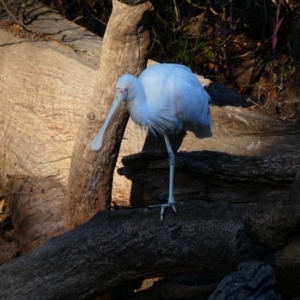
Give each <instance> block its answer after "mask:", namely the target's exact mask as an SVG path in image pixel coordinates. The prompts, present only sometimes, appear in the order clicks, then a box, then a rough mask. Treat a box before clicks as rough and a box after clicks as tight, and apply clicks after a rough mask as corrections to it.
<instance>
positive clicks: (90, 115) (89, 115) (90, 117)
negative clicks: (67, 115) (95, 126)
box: [88, 113, 96, 121]
mask: <svg viewBox="0 0 300 300" xmlns="http://www.w3.org/2000/svg"><path fill="white" fill-rule="evenodd" d="M95 117H96V116H95V115H94V114H93V113H88V118H89V120H90V121H92V120H94V119H95Z"/></svg>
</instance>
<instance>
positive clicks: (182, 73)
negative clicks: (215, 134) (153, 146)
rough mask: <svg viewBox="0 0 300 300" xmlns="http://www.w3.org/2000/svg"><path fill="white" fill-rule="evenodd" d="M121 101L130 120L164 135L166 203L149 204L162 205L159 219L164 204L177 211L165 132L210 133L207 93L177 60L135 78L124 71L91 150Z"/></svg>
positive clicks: (171, 156) (172, 161)
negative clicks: (166, 167)
mask: <svg viewBox="0 0 300 300" xmlns="http://www.w3.org/2000/svg"><path fill="white" fill-rule="evenodd" d="M123 101H125V102H126V104H127V109H128V111H129V113H130V116H131V118H132V119H133V121H134V122H135V123H136V124H137V125H139V126H140V127H142V128H143V129H147V130H148V131H150V132H151V133H153V134H154V135H157V134H161V135H163V137H164V140H165V143H166V146H167V150H168V155H169V165H170V178H169V199H168V203H165V204H158V205H152V206H150V207H157V206H159V207H161V212H160V220H161V222H162V221H163V218H164V211H165V209H166V208H167V207H172V208H173V210H174V212H176V208H175V199H174V196H173V182H174V166H175V156H174V152H173V150H172V147H171V144H170V141H169V138H168V134H171V133H176V132H179V131H180V130H189V131H192V132H193V133H194V134H195V136H196V137H198V138H206V137H210V136H212V131H211V116H210V110H209V102H210V97H209V95H208V94H207V93H206V91H205V90H204V88H203V86H202V84H201V83H200V82H199V80H198V79H197V77H196V76H195V75H194V74H193V73H192V71H191V70H190V69H189V68H187V67H185V66H183V65H180V64H160V65H154V66H151V67H148V68H147V69H145V70H144V71H143V72H142V73H141V74H140V75H139V76H138V77H137V78H136V77H134V76H133V75H130V74H124V75H122V76H121V77H120V78H119V79H118V80H117V83H116V94H115V98H114V100H113V103H112V105H111V108H110V110H109V112H108V114H107V117H106V119H105V121H104V123H103V125H102V127H101V129H100V130H99V132H98V134H97V135H96V137H95V138H94V140H93V141H92V142H91V144H90V149H91V150H94V151H97V150H99V149H100V148H101V147H102V143H103V136H104V133H105V130H106V128H107V126H108V124H109V121H110V119H111V117H112V116H113V114H114V112H115V111H116V110H117V109H118V107H119V106H120V104H121V103H122V102H123Z"/></svg>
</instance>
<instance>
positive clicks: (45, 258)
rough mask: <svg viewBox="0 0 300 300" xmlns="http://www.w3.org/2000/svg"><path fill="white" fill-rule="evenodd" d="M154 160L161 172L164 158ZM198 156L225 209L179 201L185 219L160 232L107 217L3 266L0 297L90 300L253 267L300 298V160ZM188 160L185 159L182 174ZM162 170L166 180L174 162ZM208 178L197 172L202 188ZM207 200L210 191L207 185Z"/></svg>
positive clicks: (143, 216)
mask: <svg viewBox="0 0 300 300" xmlns="http://www.w3.org/2000/svg"><path fill="white" fill-rule="evenodd" d="M144 155H145V154H144ZM147 155H148V158H147V156H146V155H145V156H146V158H147V159H148V160H153V162H152V164H154V165H155V162H154V161H156V160H157V158H156V157H154V156H151V155H150V154H147ZM194 155H195V154H194ZM210 155H211V159H209V156H210ZM216 155H217V156H216ZM146 158H145V157H144V159H143V160H145V159H146ZM180 158H181V159H180ZM197 158H198V160H200V159H202V161H203V162H204V161H208V163H207V166H205V164H204V166H203V168H201V169H202V170H204V171H203V172H207V173H206V174H208V175H210V176H212V177H214V178H215V180H214V181H213V182H214V183H215V184H216V185H217V186H219V187H218V188H219V191H220V192H221V190H222V193H223V197H222V199H221V200H220V201H215V199H210V201H204V200H191V199H190V201H188V202H184V203H182V201H178V206H177V208H178V213H177V214H175V213H174V212H173V211H172V210H168V211H167V212H166V216H165V221H164V223H163V224H162V225H161V224H160V221H159V210H158V209H147V208H140V209H129V210H115V211H103V212H99V213H98V214H97V215H96V216H95V217H93V218H92V219H91V220H90V221H89V222H87V223H85V224H83V225H81V226H78V227H76V228H75V229H74V230H72V231H70V232H68V233H66V234H64V235H61V236H60V237H57V238H53V239H50V240H49V241H47V242H46V243H44V244H43V245H42V246H40V247H39V248H38V249H36V250H35V251H33V252H31V253H28V254H25V255H24V256H22V257H20V258H18V259H15V260H13V261H11V262H9V263H7V264H5V265H3V266H1V267H0V282H1V290H0V298H1V299H22V297H23V296H24V295H26V297H28V298H36V299H53V298H60V299H62V298H63V299H74V298H75V297H81V299H87V298H88V297H90V296H96V295H99V294H101V293H103V292H104V291H106V290H108V289H109V288H113V287H115V286H117V285H118V284H120V283H121V282H124V281H125V282H126V281H129V280H132V279H141V278H150V277H154V276H167V275H173V274H186V273H204V274H205V273H208V274H219V275H223V276H225V275H226V274H229V273H231V272H232V271H234V270H235V269H236V267H237V266H238V265H239V264H240V263H242V262H244V261H249V260H253V259H255V260H261V261H264V262H265V263H268V264H270V265H272V266H273V268H274V272H275V273H274V274H275V278H276V280H277V285H278V289H279V292H280V293H281V294H282V295H283V296H284V297H286V298H287V299H289V297H292V296H295V295H299V294H300V277H299V269H298V266H299V263H300V261H299V256H298V249H299V242H298V240H299V219H300V202H299V200H298V199H299V190H298V186H299V183H300V176H299V175H298V173H297V169H298V168H299V166H300V154H299V153H298V152H296V153H293V154H286V155H282V156H267V157H260V158H259V157H253V158H251V157H243V156H240V157H232V156H229V155H225V154H223V155H222V154H216V153H207V152H204V153H200V154H198V156H197ZM216 158H218V159H216ZM183 159H187V158H186V157H185V155H182V154H180V153H179V154H178V155H177V163H178V164H179V165H178V167H179V168H180V162H181V161H182V160H183ZM230 160H231V161H230ZM132 161H133V160H132ZM233 162H234V163H233ZM139 163H140V162H139ZM159 164H160V163H159ZM209 164H210V168H208V165H209ZM150 165H151V164H150ZM237 165H239V168H237V167H236V166H237ZM230 166H231V168H230ZM160 168H161V171H160V173H161V175H160V177H164V175H163V173H164V169H165V170H166V169H167V164H166V165H165V167H164V168H163V166H162V164H160ZM187 169H188V167H187V166H185V172H187ZM201 169H200V170H199V171H201ZM208 169H211V170H212V171H210V172H209V171H208ZM239 170H240V171H239ZM189 172H192V171H191V170H190V171H189ZM176 173H177V174H178V173H179V171H177V172H176ZM204 174H205V173H203V175H204ZM221 174H222V176H221ZM208 175H206V176H201V174H199V172H197V173H196V172H195V170H194V173H193V177H194V180H197V181H198V182H199V183H200V182H201V181H202V180H203V178H204V177H207V176H208ZM234 175H235V176H234ZM147 176H149V174H147ZM147 176H146V174H144V177H147ZM218 177H220V178H218ZM221 177H222V178H221ZM204 179H205V178H204ZM233 181H235V182H236V184H237V186H238V187H244V191H245V193H241V197H240V199H238V198H233V197H232V192H231V190H230V189H228V185H227V182H229V183H230V182H231V183H232V186H233ZM222 184H224V186H223V188H222ZM272 184H273V185H272ZM175 186H176V183H175ZM258 186H259V187H260V190H261V191H262V190H263V189H265V193H264V194H263V196H262V197H257V198H255V197H253V198H252V199H251V200H250V199H249V198H247V197H246V198H245V199H243V198H244V197H243V196H246V195H245V194H247V193H248V190H247V189H246V187H248V188H249V189H250V188H251V187H252V189H258ZM263 187H264V188H263ZM206 192H207V193H212V189H211V188H210V187H209V186H208V187H207V188H206ZM226 196H227V197H226ZM205 200H206V199H205ZM213 200H214V201H213ZM238 200H239V201H238ZM25 266H26V267H25ZM16 270H22V272H20V271H17V272H16ZM28 278H30V281H28Z"/></svg>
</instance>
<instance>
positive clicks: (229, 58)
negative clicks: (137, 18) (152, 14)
mask: <svg viewBox="0 0 300 300" xmlns="http://www.w3.org/2000/svg"><path fill="white" fill-rule="evenodd" d="M47 4H48V5H49V6H50V7H52V8H53V9H57V10H59V11H60V12H61V13H62V14H63V15H64V16H65V17H66V18H68V19H69V20H72V21H74V22H76V23H77V24H79V25H81V26H83V27H85V28H86V29H87V30H89V31H92V32H94V33H96V34H98V35H99V36H101V37H103V35H104V33H105V28H106V24H107V22H108V20H109V16H110V14H111V10H112V3H111V0H103V1H96V0H71V1H69V0H52V1H51V2H47ZM152 34H153V43H152V46H151V50H150V55H149V57H150V58H151V59H154V60H156V61H159V62H177V63H182V64H185V65H187V66H189V67H190V68H191V69H192V70H193V71H194V72H196V73H198V74H202V75H204V76H206V77H208V78H210V79H211V80H213V81H215V82H219V83H221V84H224V85H225V86H227V87H229V88H232V89H235V90H237V91H239V92H241V93H247V94H248V95H252V96H255V97H257V98H258V100H259V101H258V104H256V107H258V108H260V109H262V108H264V109H266V108H268V107H269V106H270V104H271V103H273V102H274V101H277V100H280V99H279V95H280V94H281V93H283V92H284V91H285V90H287V89H290V88H291V86H293V87H297V86H299V82H298V81H299V78H298V74H299V61H300V5H299V3H298V1H294V0H285V1H284V0H239V1H234V0H210V1H209V0H202V1H201V0H200V1H199V0H174V1H173V2H170V4H169V5H167V6H163V7H162V8H161V9H159V10H158V11H157V12H156V20H155V22H154V25H153V27H152ZM293 93H294V94H295V93H297V90H296V91H293ZM292 97H294V95H292ZM284 98H285V99H286V95H285V96H284ZM272 111H273V112H274V113H275V114H277V115H278V112H277V113H276V107H273V106H272ZM281 117H282V116H281ZM282 119H293V120H296V121H298V116H296V117H291V118H290V117H289V118H284V117H282Z"/></svg>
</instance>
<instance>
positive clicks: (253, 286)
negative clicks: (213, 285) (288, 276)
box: [208, 261, 281, 300]
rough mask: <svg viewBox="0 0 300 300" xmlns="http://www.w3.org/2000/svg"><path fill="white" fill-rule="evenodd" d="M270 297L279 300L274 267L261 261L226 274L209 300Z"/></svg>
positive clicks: (269, 299) (270, 299) (242, 265)
mask: <svg viewBox="0 0 300 300" xmlns="http://www.w3.org/2000/svg"><path fill="white" fill-rule="evenodd" d="M226 299H248V300H252V299H253V300H254V299H268V300H279V299H281V297H280V295H279V294H278V293H277V291H276V287H275V278H274V274H273V269H272V267H271V266H270V265H267V264H264V263H262V262H260V261H250V262H247V263H243V264H241V265H240V266H239V270H238V271H237V272H233V273H232V274H230V275H228V276H226V277H225V278H224V279H223V280H222V281H221V282H220V284H219V285H218V287H217V289H216V290H215V291H214V293H213V294H212V295H211V296H210V297H209V298H208V300H226Z"/></svg>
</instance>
